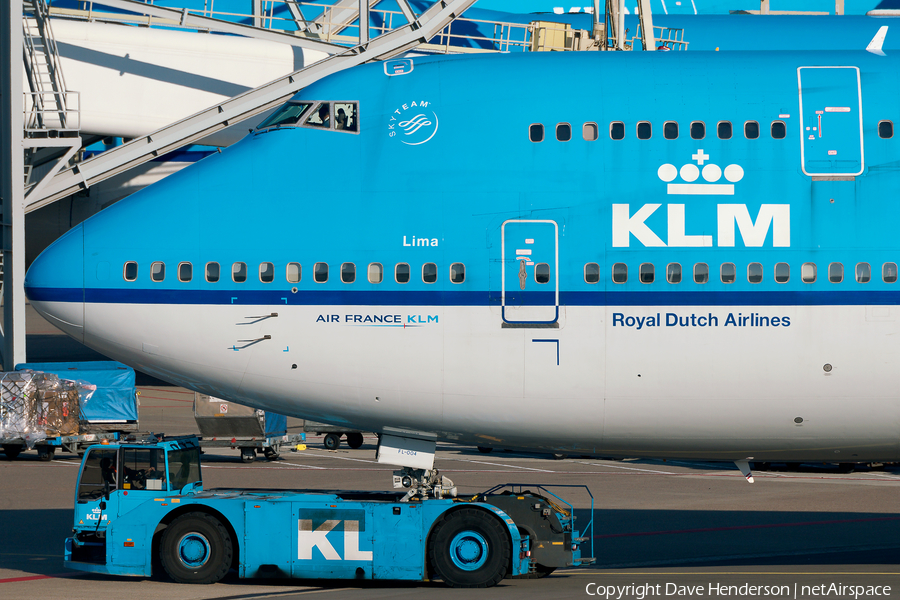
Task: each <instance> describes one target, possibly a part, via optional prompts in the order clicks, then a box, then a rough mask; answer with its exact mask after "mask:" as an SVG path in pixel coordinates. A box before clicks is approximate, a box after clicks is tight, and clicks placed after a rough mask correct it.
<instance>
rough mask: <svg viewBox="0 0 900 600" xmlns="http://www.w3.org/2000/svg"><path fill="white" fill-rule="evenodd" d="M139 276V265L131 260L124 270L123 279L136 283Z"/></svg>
mask: <svg viewBox="0 0 900 600" xmlns="http://www.w3.org/2000/svg"><path fill="white" fill-rule="evenodd" d="M137 276H138V265H137V263H136V262H134V261H133V260H129V261H128V262H127V263H125V266H124V267H123V268H122V277H124V278H125V281H136V280H137Z"/></svg>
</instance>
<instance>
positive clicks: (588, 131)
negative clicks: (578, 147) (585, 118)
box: [581, 123, 600, 142]
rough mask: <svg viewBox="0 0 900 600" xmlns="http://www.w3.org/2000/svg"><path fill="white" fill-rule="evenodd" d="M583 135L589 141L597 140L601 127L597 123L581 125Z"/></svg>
mask: <svg viewBox="0 0 900 600" xmlns="http://www.w3.org/2000/svg"><path fill="white" fill-rule="evenodd" d="M581 137H583V138H584V139H585V141H587V142H595V141H597V138H599V137H600V128H599V127H597V124H596V123H585V124H584V125H582V127H581Z"/></svg>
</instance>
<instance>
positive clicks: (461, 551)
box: [428, 508, 510, 588]
mask: <svg viewBox="0 0 900 600" xmlns="http://www.w3.org/2000/svg"><path fill="white" fill-rule="evenodd" d="M428 554H429V556H430V557H431V565H432V567H433V568H434V571H435V573H436V574H437V575H438V577H440V578H441V579H443V580H444V583H446V584H447V585H448V586H450V587H467V588H475V587H491V586H493V585H496V584H497V583H499V582H500V581H501V580H502V579H503V577H505V576H506V572H507V569H508V568H509V561H510V543H509V536H508V533H507V531H506V530H505V529H504V527H503V525H502V524H501V523H500V520H499V519H497V517H494V516H493V515H491V514H489V513H487V512H485V511H483V510H480V509H477V508H463V509H460V510H454V511H451V512H449V513H447V514H446V515H444V517H443V518H442V519H441V520H440V521H439V522H438V524H437V525H436V526H435V528H434V531H433V532H432V534H431V537H430V539H429V540H428Z"/></svg>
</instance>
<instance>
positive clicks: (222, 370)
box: [26, 52, 900, 462]
mask: <svg viewBox="0 0 900 600" xmlns="http://www.w3.org/2000/svg"><path fill="white" fill-rule="evenodd" d="M897 60H898V59H896V58H894V57H892V56H877V55H874V54H871V53H867V52H840V53H823V52H814V53H813V52H800V53H769V52H754V53H740V52H737V53H729V54H727V55H723V54H721V53H719V54H716V53H690V54H678V53H668V54H667V53H649V52H648V53H546V54H541V53H536V54H523V55H498V56H480V57H442V58H427V59H402V60H394V61H388V62H386V63H383V64H382V63H378V64H373V65H368V66H365V67H361V68H357V69H353V70H350V71H346V72H343V73H340V74H337V75H334V76H332V77H329V78H327V79H325V80H322V81H321V82H318V83H317V84H315V85H313V86H310V87H309V88H307V89H305V90H303V91H302V92H301V93H300V94H298V95H297V96H296V97H295V98H294V99H293V100H292V101H291V103H290V104H289V105H287V106H286V107H285V108H284V109H283V110H282V111H281V112H279V113H276V114H275V115H274V116H273V117H272V118H271V119H270V120H269V121H268V122H267V123H264V124H263V125H262V126H260V128H259V129H257V130H256V132H255V133H254V134H253V135H250V136H248V137H247V138H246V139H245V140H243V141H242V142H240V143H238V144H236V145H235V146H232V147H230V148H228V149H225V150H223V152H222V153H221V154H216V155H213V156H210V157H208V158H206V159H204V160H202V161H201V162H199V163H198V164H196V165H194V166H192V167H189V168H187V169H185V170H183V171H181V172H179V173H177V174H175V175H172V176H171V177H169V178H167V179H165V180H164V181H162V182H160V183H158V184H155V185H153V186H150V187H149V188H147V189H145V190H143V191H141V192H139V193H137V194H135V195H133V196H131V197H130V198H128V199H126V200H124V201H121V202H119V203H117V204H115V205H114V206H112V207H110V208H108V209H106V210H104V211H102V212H101V213H99V214H98V215H96V216H94V217H92V218H90V219H89V220H87V221H86V222H84V223H83V224H82V225H81V226H79V227H77V228H75V229H73V230H72V231H70V232H69V233H67V234H66V235H65V236H64V237H63V238H61V239H60V240H59V241H57V242H56V243H55V244H54V245H53V246H51V247H50V248H49V249H47V250H46V251H45V252H44V254H43V255H42V256H41V257H39V258H38V259H37V260H36V261H35V263H34V264H33V265H32V267H31V269H30V271H29V273H28V276H27V281H26V291H27V294H28V296H29V298H30V300H31V302H32V304H33V305H34V306H35V307H36V308H37V309H38V310H39V311H40V312H41V313H42V314H43V315H45V316H46V317H47V318H48V319H50V320H51V322H53V323H55V324H56V325H57V326H59V327H60V328H61V329H63V330H64V331H66V332H67V333H69V334H70V335H72V336H73V337H76V338H77V339H79V340H81V341H83V342H84V343H85V344H86V345H87V346H89V347H91V348H94V349H96V350H97V351H99V352H101V353H103V354H105V355H107V356H109V357H111V358H114V359H116V360H120V361H122V362H124V363H127V364H129V365H131V366H133V367H134V368H136V369H140V370H142V371H144V372H146V373H149V374H151V375H154V376H157V377H160V378H162V379H165V380H168V381H171V382H173V383H176V384H179V385H183V386H186V387H188V388H191V389H194V390H198V391H200V392H203V393H207V394H211V395H213V396H217V397H221V398H226V399H229V400H233V401H237V402H243V403H246V404H250V405H253V406H257V407H261V408H265V409H267V410H271V411H275V412H279V413H283V414H287V415H295V416H299V417H306V418H311V419H315V420H318V421H327V422H332V423H336V424H341V425H346V426H348V427H354V428H359V429H363V430H370V431H376V432H378V431H382V430H383V429H384V428H402V429H406V430H413V431H418V432H429V433H433V434H436V435H437V436H438V438H439V439H446V440H460V441H464V442H470V443H475V444H478V445H481V446H509V447H527V448H541V449H548V450H553V451H555V452H569V453H574V452H577V453H595V454H600V455H604V456H610V455H618V456H655V457H686V458H697V459H700V458H702V459H722V460H746V459H749V458H752V459H754V460H758V461H763V460H817V461H818V460H822V461H834V462H854V461H875V460H880V461H895V460H900V401H898V391H897V387H898V386H897V376H896V373H897V366H898V356H900V354H898V353H900V346H898V342H897V339H898V335H897V334H898V333H900V328H898V322H897V319H898V318H900V310H898V308H897V304H898V300H900V288H898V285H900V284H898V283H897V263H898V261H900V242H898V239H897V235H896V224H897V223H898V222H900V204H898V203H897V202H896V200H895V198H894V196H895V194H896V191H897V189H898V186H900V170H898V167H897V165H898V164H900V143H898V138H897V137H896V136H895V135H894V132H893V124H894V123H895V122H896V121H897V120H898V118H900V105H898V102H897V98H898V97H900V80H898V77H900V63H898V62H897Z"/></svg>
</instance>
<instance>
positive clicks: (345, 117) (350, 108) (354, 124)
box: [334, 102, 359, 132]
mask: <svg viewBox="0 0 900 600" xmlns="http://www.w3.org/2000/svg"><path fill="white" fill-rule="evenodd" d="M358 121H359V116H358V115H357V113H356V102H335V103H334V128H335V130H336V131H354V132H355V131H359V126H358Z"/></svg>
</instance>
